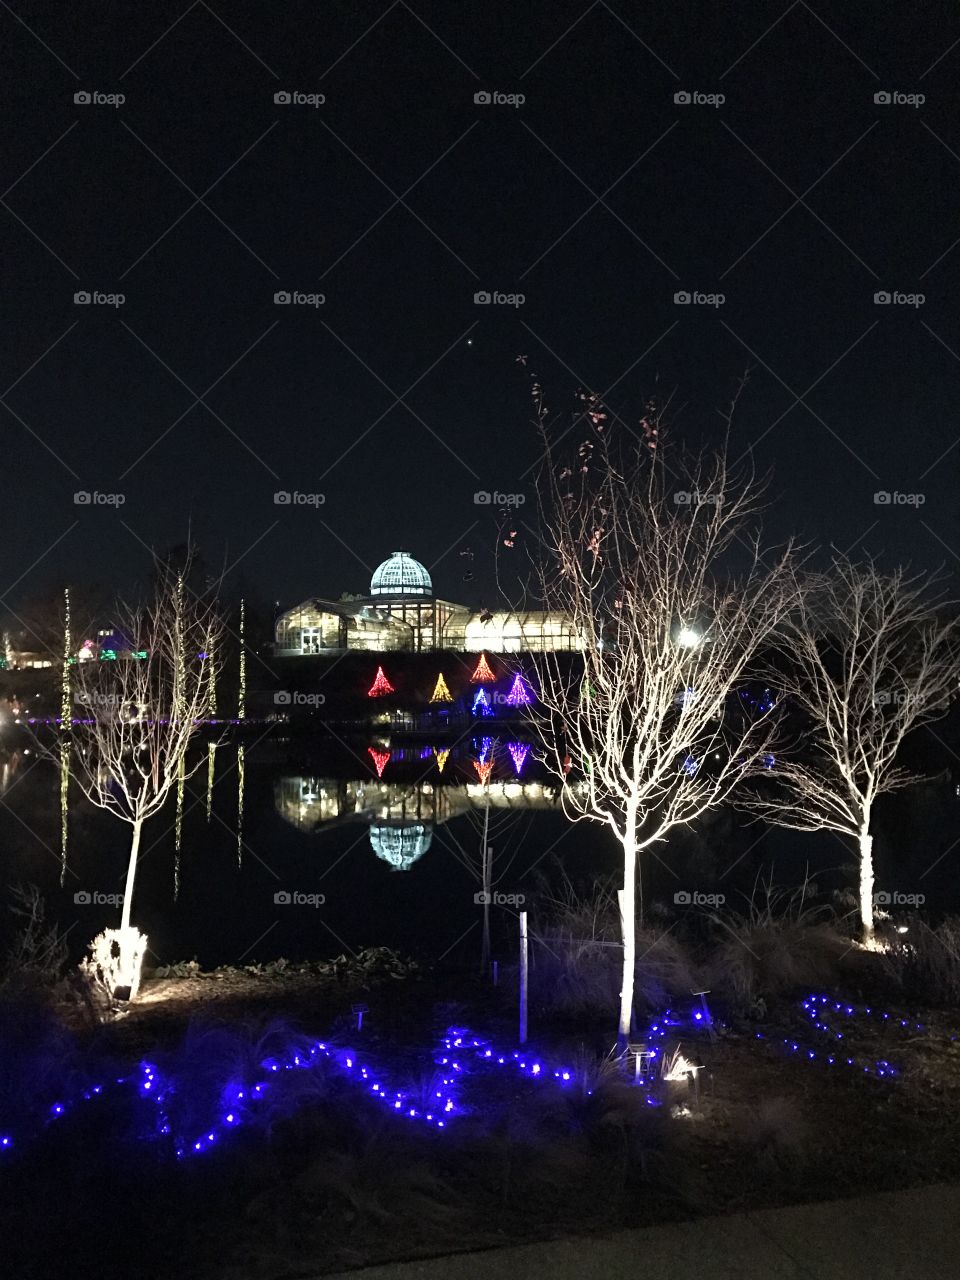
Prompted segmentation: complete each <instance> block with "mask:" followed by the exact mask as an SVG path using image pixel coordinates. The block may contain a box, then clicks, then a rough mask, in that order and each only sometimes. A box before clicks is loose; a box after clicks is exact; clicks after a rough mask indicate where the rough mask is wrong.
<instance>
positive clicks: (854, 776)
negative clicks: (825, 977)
mask: <svg viewBox="0 0 960 1280" xmlns="http://www.w3.org/2000/svg"><path fill="white" fill-rule="evenodd" d="M777 647H778V648H779V650H780V656H779V661H778V662H777V664H776V667H775V668H771V673H770V680H771V681H773V680H777V681H779V687H780V689H781V690H782V692H783V695H784V697H785V699H786V702H787V704H788V705H789V706H790V707H791V708H794V709H795V710H796V713H797V718H798V730H799V733H800V738H799V741H798V743H797V749H796V751H795V752H791V754H790V756H788V757H787V758H778V760H777V766H776V769H775V770H774V771H773V772H772V773H771V774H770V775H769V785H766V786H763V787H759V788H758V789H757V794H756V797H755V798H751V801H750V807H751V808H752V809H754V810H755V811H756V812H759V813H760V814H762V815H763V816H764V817H766V818H768V819H769V820H770V821H771V822H774V823H777V824H778V825H780V826H784V827H792V828H793V829H794V830H799V831H822V830H828V831H836V832H839V834H840V835H842V836H848V837H850V838H851V839H852V840H854V841H856V844H857V849H858V853H859V866H860V919H861V925H862V938H863V942H864V944H865V945H866V946H868V947H873V946H874V945H875V935H874V910H873V904H874V896H873V895H874V870H873V832H872V821H873V811H874V805H875V803H876V800H877V798H878V797H879V796H881V795H884V794H886V793H888V792H891V791H896V790H898V789H900V788H901V787H906V786H909V785H911V784H912V783H914V782H917V781H919V780H920V778H921V776H922V775H920V774H917V773H915V772H911V771H910V770H908V769H906V768H904V767H903V766H902V765H900V764H898V757H899V754H900V749H901V747H902V745H903V741H904V739H905V738H906V736H907V734H908V733H910V731H911V730H913V729H915V728H917V727H919V726H920V725H923V724H928V723H930V721H932V720H936V719H938V718H939V717H940V716H941V715H943V714H944V713H945V712H946V710H947V706H948V703H949V699H950V698H951V697H952V696H953V694H954V693H955V691H956V689H957V680H958V676H960V615H958V612H957V609H956V606H955V605H954V604H953V602H950V601H946V600H944V599H943V598H942V597H941V596H940V595H938V587H937V582H936V579H935V578H932V577H929V576H928V575H924V574H921V573H915V574H912V573H910V572H909V571H908V570H905V569H903V568H898V569H896V570H894V571H893V572H891V573H883V572H881V570H880V569H878V568H877V567H876V565H875V564H873V563H872V562H869V561H868V562H865V563H855V562H854V561H852V560H850V559H849V558H848V557H846V556H842V555H837V556H835V557H834V560H833V564H832V567H831V569H830V571H829V572H826V573H811V574H806V575H804V576H802V577H800V576H798V577H797V578H796V580H795V605H794V608H793V609H792V610H791V612H790V614H789V615H788V616H787V617H786V618H785V619H784V620H783V622H782V624H781V627H780V628H779V631H778V635H777Z"/></svg>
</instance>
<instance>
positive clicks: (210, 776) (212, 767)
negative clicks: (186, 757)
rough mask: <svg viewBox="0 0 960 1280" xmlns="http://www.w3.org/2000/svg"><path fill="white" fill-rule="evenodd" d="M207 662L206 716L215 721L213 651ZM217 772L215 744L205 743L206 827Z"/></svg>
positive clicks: (215, 672) (214, 657)
mask: <svg viewBox="0 0 960 1280" xmlns="http://www.w3.org/2000/svg"><path fill="white" fill-rule="evenodd" d="M206 661H207V664H208V665H207V715H208V716H209V717H210V718H211V719H212V720H214V721H215V720H216V715H217V656H216V653H215V651H214V650H213V649H211V651H210V652H209V653H208V654H207V655H206ZM216 770H217V744H216V743H215V742H209V743H207V825H208V826H209V825H210V820H211V818H212V817H213V780H214V777H215V775H216Z"/></svg>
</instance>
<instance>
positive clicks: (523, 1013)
mask: <svg viewBox="0 0 960 1280" xmlns="http://www.w3.org/2000/svg"><path fill="white" fill-rule="evenodd" d="M527 958H528V956H527V913H526V912H525V911H521V912H520V1043H521V1044H526V1043H527V980H528V977H529V974H528V967H527Z"/></svg>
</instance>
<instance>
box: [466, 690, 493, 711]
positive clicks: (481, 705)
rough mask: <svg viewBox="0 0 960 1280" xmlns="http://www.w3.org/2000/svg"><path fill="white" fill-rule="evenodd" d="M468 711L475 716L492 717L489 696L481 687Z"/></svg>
mask: <svg viewBox="0 0 960 1280" xmlns="http://www.w3.org/2000/svg"><path fill="white" fill-rule="evenodd" d="M470 711H471V713H472V714H473V715H475V716H492V715H493V707H492V705H491V703H490V695H489V694H488V693H487V691H486V689H484V687H483V686H482V685H481V686H480V688H479V689H478V690H477V692H476V694H475V695H474V698H473V706H472V707H471V708H470Z"/></svg>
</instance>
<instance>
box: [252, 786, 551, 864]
mask: <svg viewBox="0 0 960 1280" xmlns="http://www.w3.org/2000/svg"><path fill="white" fill-rule="evenodd" d="M274 803H275V805H276V809H277V812H278V813H279V814H280V816H281V817H282V818H283V819H284V820H285V821H287V822H289V823H290V825H291V826H293V827H296V828H297V830H298V831H303V832H307V833H309V834H316V833H318V832H322V831H323V830H324V829H333V828H334V827H335V826H340V825H342V824H343V823H351V822H357V823H365V824H367V825H368V826H369V827H370V844H371V845H372V847H373V851H374V853H375V854H376V855H377V857H378V858H382V859H383V860H384V862H387V863H389V864H390V866H392V867H393V868H394V869H395V870H397V871H407V870H409V869H410V867H412V866H413V864H414V863H415V862H417V861H418V860H419V859H420V858H422V857H423V855H424V854H425V853H426V852H427V850H428V849H429V848H430V845H431V842H432V840H433V833H434V830H435V828H436V827H438V826H440V825H442V824H443V823H445V822H449V821H450V820H451V819H453V818H459V817H462V816H463V815H464V814H469V813H479V814H483V813H484V812H486V811H489V810H491V809H496V810H516V811H518V812H520V811H523V810H528V809H532V810H537V809H539V810H543V809H552V810H557V809H558V808H559V801H558V799H557V794H556V789H555V788H554V787H552V786H550V785H547V784H545V783H542V782H490V783H487V784H480V783H466V784H465V785H462V786H446V785H438V784H436V783H432V782H407V783H405V782H384V781H383V780H382V779H378V780H372V779H371V780H369V781H368V780H345V779H342V778H313V777H303V776H300V775H297V776H287V777H282V778H278V779H277V781H276V782H275V784H274Z"/></svg>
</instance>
